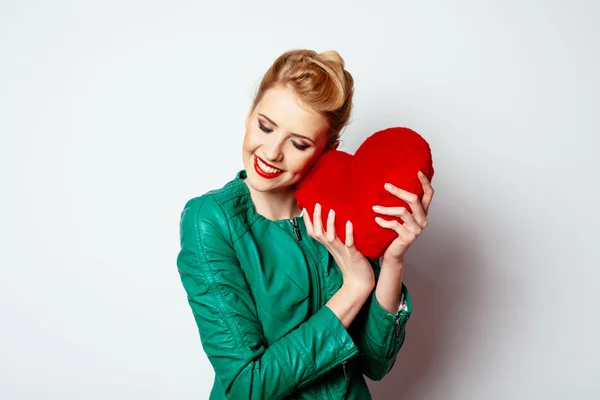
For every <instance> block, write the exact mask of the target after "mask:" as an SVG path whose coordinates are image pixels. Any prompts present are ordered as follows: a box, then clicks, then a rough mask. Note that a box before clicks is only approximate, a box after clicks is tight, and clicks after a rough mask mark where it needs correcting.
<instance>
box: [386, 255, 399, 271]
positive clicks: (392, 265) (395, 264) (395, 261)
mask: <svg viewBox="0 0 600 400" xmlns="http://www.w3.org/2000/svg"><path fill="white" fill-rule="evenodd" d="M381 268H382V269H383V268H386V269H395V270H400V271H401V270H403V269H404V256H402V257H400V258H397V257H387V258H386V257H385V256H384V257H382V259H381Z"/></svg>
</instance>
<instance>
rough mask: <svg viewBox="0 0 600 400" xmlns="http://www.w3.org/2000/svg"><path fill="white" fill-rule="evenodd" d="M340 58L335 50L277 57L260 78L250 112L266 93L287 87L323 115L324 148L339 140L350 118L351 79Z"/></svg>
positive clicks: (304, 51) (301, 51)
mask: <svg viewBox="0 0 600 400" xmlns="http://www.w3.org/2000/svg"><path fill="white" fill-rule="evenodd" d="M344 66H345V64H344V59H343V58H342V57H341V56H340V55H339V53H338V52H337V51H335V50H328V51H324V52H322V53H317V52H316V51H313V50H290V51H287V52H285V53H283V54H282V55H280V56H279V57H278V58H277V60H275V62H274V63H273V65H271V67H270V68H269V69H268V71H267V72H266V73H265V75H264V76H263V77H262V80H261V82H260V85H259V87H258V90H257V92H256V95H255V97H254V101H253V102H252V110H254V108H255V107H256V105H257V104H258V103H259V102H260V101H261V99H262V98H263V96H264V94H265V93H266V92H267V90H269V89H271V88H272V87H274V86H278V85H282V86H287V87H289V88H291V89H293V90H294V92H295V93H296V96H298V100H299V101H300V102H301V103H302V104H304V105H306V106H307V107H309V108H310V109H311V110H313V111H315V112H317V113H319V114H321V115H323V116H324V117H325V119H326V120H327V123H328V126H329V138H328V141H327V147H326V149H328V148H329V147H330V146H332V145H334V144H335V143H336V142H337V141H338V140H339V138H340V136H341V132H342V129H343V128H344V127H345V126H346V124H347V123H348V120H349V119H350V111H351V109H352V96H353V94H354V79H353V78H352V75H351V74H350V73H349V72H348V71H346V70H345V69H344Z"/></svg>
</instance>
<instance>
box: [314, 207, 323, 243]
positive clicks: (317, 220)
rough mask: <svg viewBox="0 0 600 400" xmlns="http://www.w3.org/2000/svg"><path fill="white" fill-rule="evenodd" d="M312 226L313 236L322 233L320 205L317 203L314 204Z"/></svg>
mask: <svg viewBox="0 0 600 400" xmlns="http://www.w3.org/2000/svg"><path fill="white" fill-rule="evenodd" d="M313 228H314V232H315V237H321V236H322V235H323V221H322V220H321V205H320V204H319V203H317V204H315V211H314V215H313Z"/></svg>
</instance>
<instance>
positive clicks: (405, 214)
mask: <svg viewBox="0 0 600 400" xmlns="http://www.w3.org/2000/svg"><path fill="white" fill-rule="evenodd" d="M411 208H412V210H413V212H412V214H411V213H410V212H409V211H408V210H407V209H406V207H382V206H373V211H375V212H376V213H378V214H383V215H391V216H393V217H400V218H402V220H403V221H404V222H406V223H407V224H408V225H409V226H410V227H412V228H415V229H416V228H421V229H425V228H426V227H427V217H426V216H425V211H424V210H423V208H422V207H421V204H420V203H418V204H417V205H414V206H412V207H411ZM415 232H416V230H415ZM419 233H420V231H419Z"/></svg>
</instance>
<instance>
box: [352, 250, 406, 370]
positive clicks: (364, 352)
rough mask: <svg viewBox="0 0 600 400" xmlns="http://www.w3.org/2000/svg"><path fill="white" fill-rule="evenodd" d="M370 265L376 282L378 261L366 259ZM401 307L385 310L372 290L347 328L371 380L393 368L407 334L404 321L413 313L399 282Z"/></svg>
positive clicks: (361, 363)
mask: <svg viewBox="0 0 600 400" xmlns="http://www.w3.org/2000/svg"><path fill="white" fill-rule="evenodd" d="M367 259H368V260H369V262H370V263H371V266H372V267H373V271H374V273H375V279H376V282H378V281H379V272H380V270H381V267H380V265H379V261H376V260H372V259H370V258H367ZM401 299H402V300H401V303H400V309H399V310H398V312H397V313H391V312H388V311H387V310H385V309H384V308H383V307H382V306H381V305H380V304H379V302H378V301H377V298H376V296H375V289H373V291H372V293H371V296H370V297H369V299H367V301H366V302H365V304H364V306H363V308H362V309H361V311H360V313H359V315H358V316H357V318H356V319H355V320H354V322H353V324H352V326H351V327H350V331H351V334H352V337H353V338H354V340H355V342H356V345H357V347H358V349H359V357H360V358H361V359H362V360H361V362H360V363H359V364H360V365H361V368H362V372H363V374H365V375H366V376H367V377H369V379H372V380H374V381H379V380H381V379H382V378H383V377H384V376H385V375H387V373H388V372H389V371H390V370H391V369H392V367H393V366H394V363H395V362H396V357H397V355H398V352H399V351H400V348H401V347H402V344H403V343H404V338H405V335H406V323H407V321H408V319H409V317H410V314H411V313H412V302H411V299H410V293H409V292H408V289H407V288H406V286H405V285H404V283H403V284H402V294H401Z"/></svg>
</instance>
